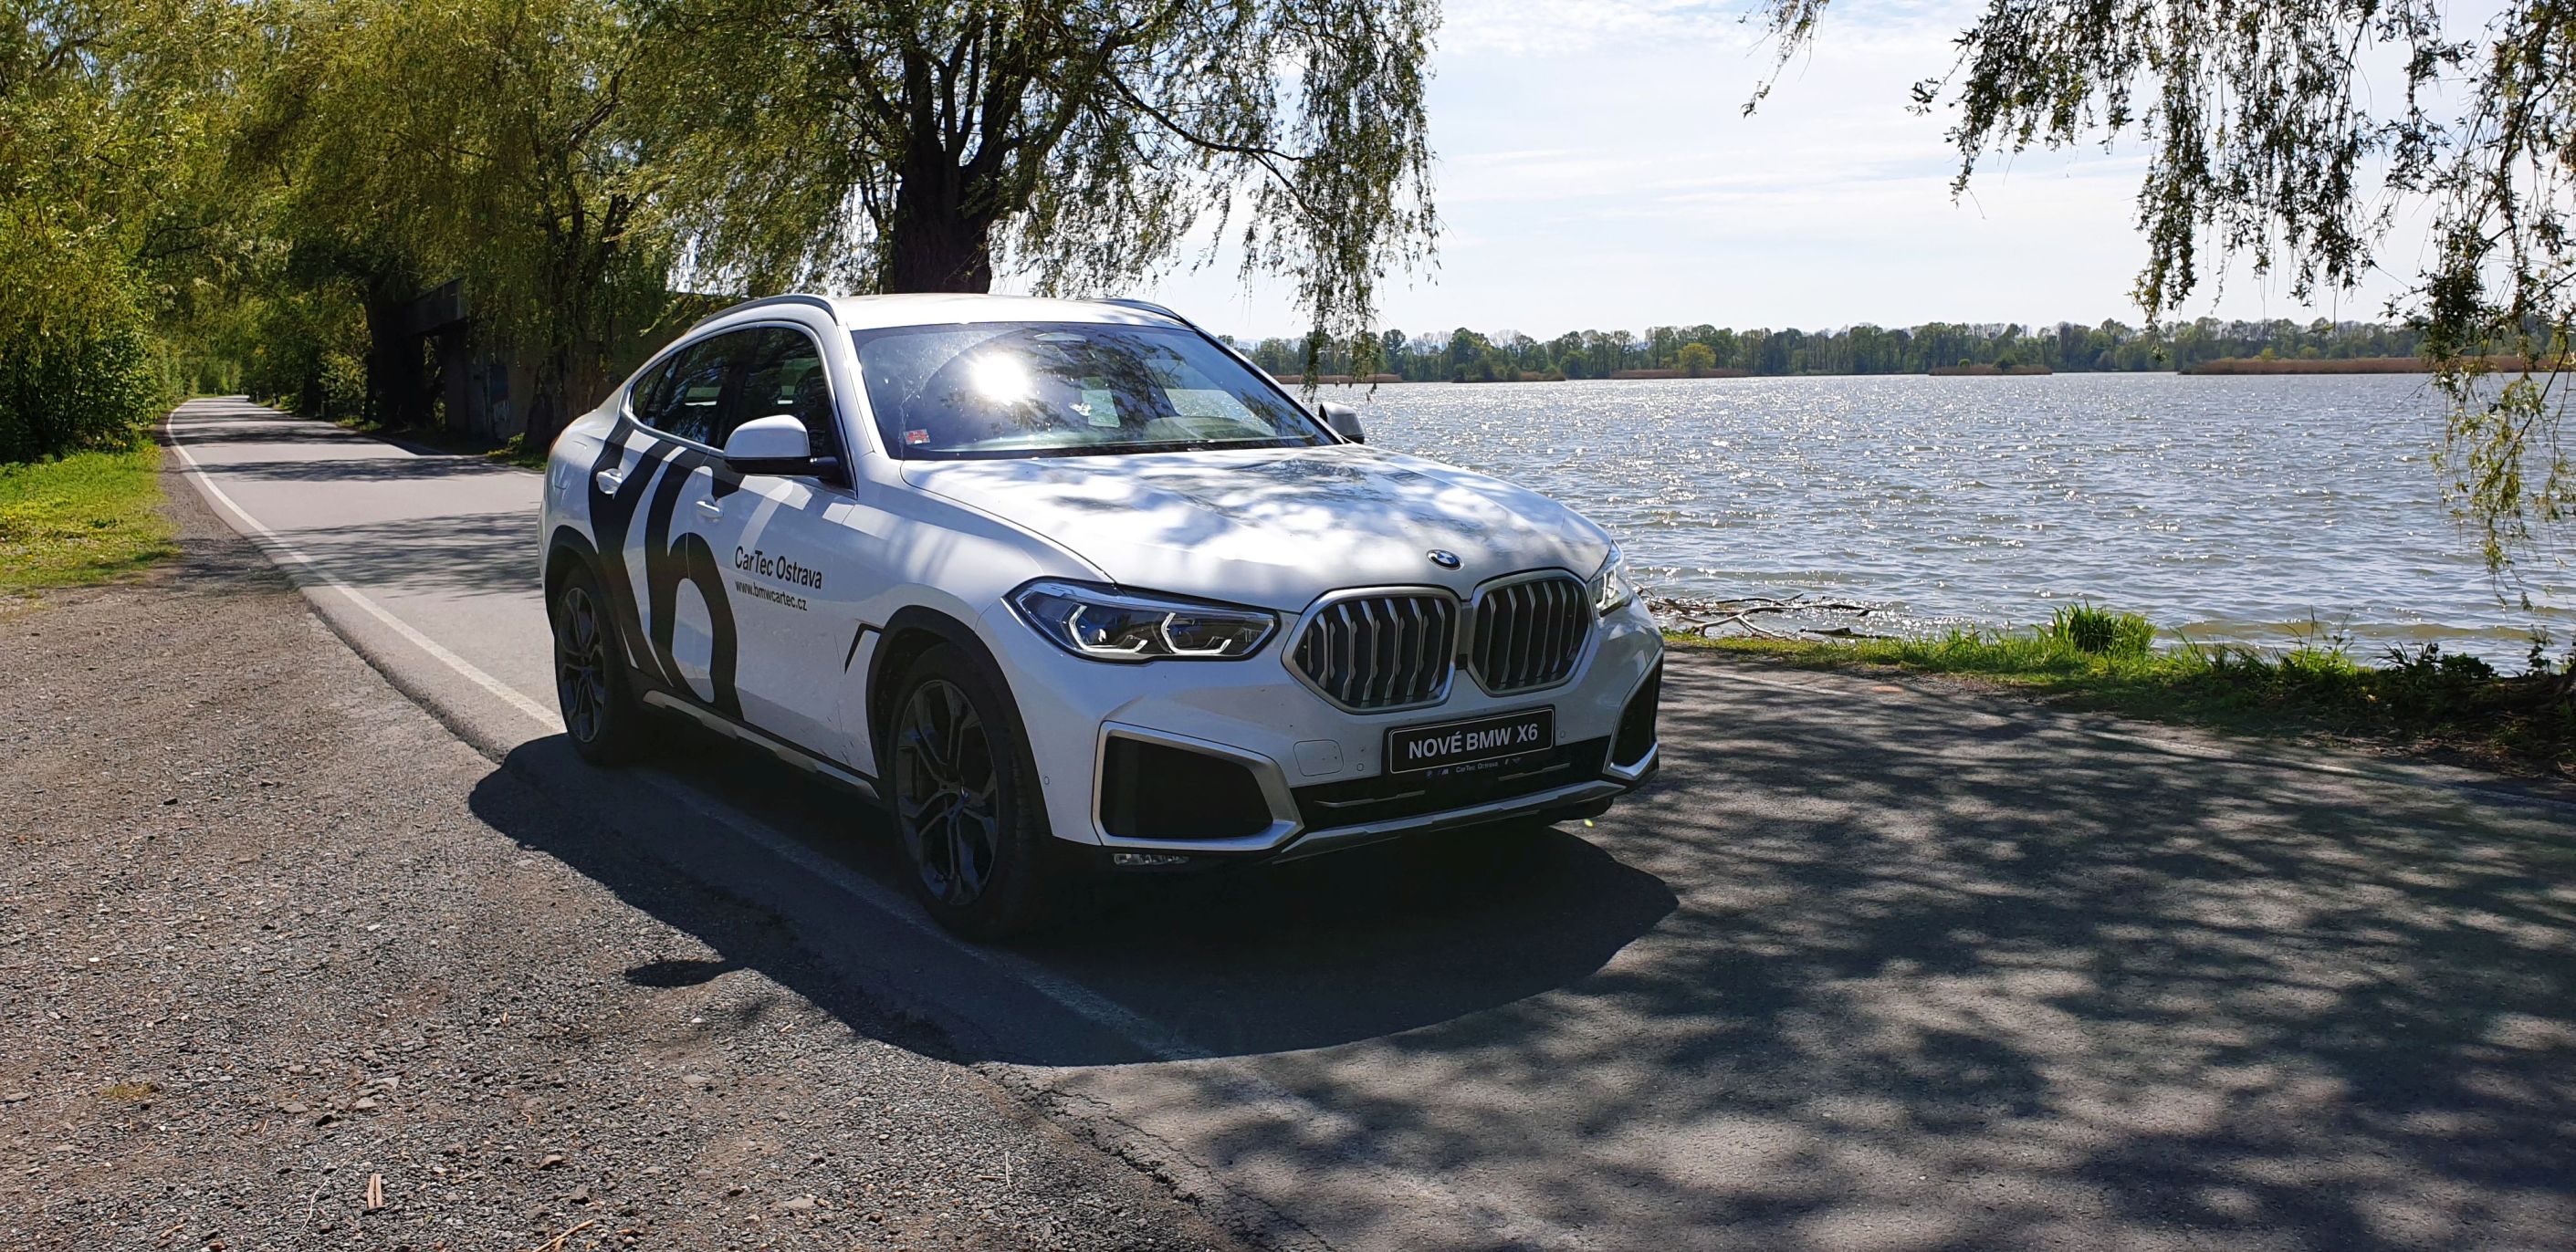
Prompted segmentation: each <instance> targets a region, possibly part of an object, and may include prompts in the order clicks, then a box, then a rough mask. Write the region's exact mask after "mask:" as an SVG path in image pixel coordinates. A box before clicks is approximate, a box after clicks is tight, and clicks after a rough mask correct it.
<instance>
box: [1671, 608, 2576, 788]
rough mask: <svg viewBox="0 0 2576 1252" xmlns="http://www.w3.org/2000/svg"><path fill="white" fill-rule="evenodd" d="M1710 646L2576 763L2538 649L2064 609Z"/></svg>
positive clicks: (2573, 709)
mask: <svg viewBox="0 0 2576 1252" xmlns="http://www.w3.org/2000/svg"><path fill="white" fill-rule="evenodd" d="M1671 638H1672V641H1673V642H1674V643H1675V644H1676V645H1677V646H1681V647H1690V648H1702V649H1708V650H1712V651H1717V652H1723V653H1729V654H1733V655H1738V656H1750V657H1761V658H1764V659H1767V660H1771V661H1775V662H1779V663H1783V664H1788V665H1795V666H1800V667H1803V668H1809V669H1868V668H1873V667H1878V668H1893V669H1900V670H1908V671H1914V672H1919V673H1933V674H1960V675H1968V676H1972V677H1975V678H1978V679H1981V680H1985V681H1988V682H1992V683H1995V684H1997V685H2000V686H2004V687H2008V688H2011V689H2014V690H2017V691H2022V692H2026V693H2029V694H2032V695H2037V696H2042V697H2045V698H2047V699H2048V700H2049V701H2050V702H2052V703H2056V704H2062V705H2067V706H2072V707H2076V708H2087V709H2100V710H2104V711H2108V712H2117V713H2124V714H2129V715H2133V716H2139V717H2148V718H2157V719H2162V720H2166V721H2177V722H2188V723H2196V724H2201V725H2210V726H2217V727H2221V728H2224V729H2229V730H2236V731H2243V732H2251V733H2286V734H2301V733H2311V734H2312V733H2324V734H2331V735H2339V736H2345V737H2351V738H2361V739H2369V740H2376V741H2383V742H2389V743H2399V744H2407V745H2412V746H2417V747H2434V748H2441V749H2448V750H2453V751H2458V752H2462V753H2465V754H2468V755H2471V756H2474V757H2477V758H2480V759H2483V760H2485V761H2487V762H2488V763H2490V764H2497V765H2503V766H2506V767H2509V768H2517V769H2539V770H2542V771H2545V772H2552V773H2558V774H2562V775H2564V774H2570V773H2576V677H2571V675H2570V673H2569V671H2568V669H2567V668H2566V667H2565V666H2552V665H2550V664H2549V663H2548V662H2547V661H2546V660H2545V659H2542V658H2540V657H2538V656H2536V655H2535V657H2534V664H2533V666H2532V667H2531V670H2530V672H2528V673H2525V674H2521V675H2513V676H2508V675H2505V674H2503V673H2500V672H2498V671H2497V670H2496V669H2495V668H2494V667H2493V666H2490V665H2488V664H2487V663H2486V662H2484V661H2481V660H2479V659H2477V658H2475V657H2469V656H2456V655H2449V654H2445V653H2443V652H2442V651H2441V650H2440V649H2439V648H2438V647H2434V646H2431V645H2427V646H2425V647H2423V648H2420V649H2417V650H2415V651H2412V652H2394V651H2392V652H2391V653H2390V654H2389V655H2388V656H2387V657H2386V658H2384V659H2383V660H2382V661H2381V662H2380V663H2378V664H2364V663H2362V662H2359V661H2356V660H2355V659H2353V657H2352V655H2351V654H2350V652H2349V651H2348V650H2347V649H2346V648H2345V647H2344V646H2343V645H2342V644H2341V643H2340V642H2339V641H2336V640H2333V639H2328V638H2324V637H2323V636H2318V637H2312V638H2310V639H2309V640H2307V641H2305V642H2303V643H2302V644H2301V646H2299V647H2296V648H2293V649H2290V650H2288V651H2286V652H2262V651H2256V650H2254V649H2249V648H2242V647H2224V646H2207V645H2194V644H2191V643H2188V642H2184V643H2181V644H2179V645H2178V646H2175V647H2171V648H2167V649H2162V650H2159V649H2157V648H2155V647H2154V646H2153V645H2154V638H2155V628H2154V627H2153V626H2152V625H2151V624H2149V623H2148V622H2147V620H2146V619H2145V618H2142V617H2138V616H2137V615H2135V614H2124V613H2112V612H2109V611H2106V610H2102V609H2096V608H2093V607H2091V606H2085V607H2083V608H2074V609H2061V610H2059V611H2058V613H2057V615H2056V617H2055V618H2054V620H2052V621H2050V622H2049V623H2048V624H2046V625H2044V626H2041V627H2038V628H2037V629H2036V630H2034V631H2031V632H2029V633H2021V632H1992V631H1955V632H1952V633H1951V634H1948V635H1946V636H1942V637H1940V638H1935V639H1858V640H1849V641H1844V640H1832V641H1820V640H1807V639H1767V638H1745V637H1730V638H1721V639H1702V638H1699V637H1697V636H1694V635H1689V634H1675V635H1673V636H1671Z"/></svg>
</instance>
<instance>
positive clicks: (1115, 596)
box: [1011, 578, 1279, 661]
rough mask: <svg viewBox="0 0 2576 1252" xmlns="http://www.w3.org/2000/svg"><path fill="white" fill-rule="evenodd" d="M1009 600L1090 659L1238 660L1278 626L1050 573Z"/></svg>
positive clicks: (1254, 614) (1223, 607)
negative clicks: (1070, 580) (1065, 579)
mask: <svg viewBox="0 0 2576 1252" xmlns="http://www.w3.org/2000/svg"><path fill="white" fill-rule="evenodd" d="M1011 607H1012V608H1014V609H1016V610H1018V611H1019V614H1020V620H1021V621H1024V622H1027V623H1028V624H1029V627H1030V628H1031V629H1033V630H1035V631H1037V632H1038V633H1039V634H1041V635H1044V636H1046V637H1047V641H1048V642H1049V643H1052V644H1054V645H1055V646H1057V647H1059V648H1062V649H1064V650H1065V651H1067V652H1070V653H1072V654H1074V655H1075V656H1079V657H1088V658H1090V659H1092V660H1095V661H1160V660H1182V661H1231V660H1238V659H1241V658H1243V657H1247V656H1250V655H1252V654H1253V653H1255V652H1258V651H1260V650H1261V645H1262V644H1263V643H1265V642H1268V640H1269V639H1270V632H1271V631H1274V630H1277V629H1278V628H1279V619H1278V617H1277V616H1275V615H1273V614H1270V613H1265V612H1263V611H1262V610H1260V609H1251V608H1244V607H1242V606H1240V605H1230V604H1212V603H1209V602H1207V601H1205V600H1191V599H1187V598H1184V597H1181V596H1166V595H1160V594H1157V593H1154V592H1150V591H1122V590H1120V589H1118V588H1116V587H1104V586H1101V585H1099V584H1097V583H1077V582H1066V581H1063V580H1060V579H1053V578H1045V579H1040V580H1038V581H1036V582H1033V583H1030V584H1029V585H1027V586H1025V587H1022V588H1020V589H1019V590H1017V591H1014V592H1012V593H1011Z"/></svg>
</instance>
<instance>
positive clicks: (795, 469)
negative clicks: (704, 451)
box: [724, 413, 841, 481]
mask: <svg viewBox="0 0 2576 1252" xmlns="http://www.w3.org/2000/svg"><path fill="white" fill-rule="evenodd" d="M724 459H725V466H726V467H727V468H729V469H731V470H732V471H733V472H735V473H737V474H778V475H781V476H784V477H789V478H797V477H814V478H826V479H832V480H834V481H838V480H839V479H840V477H841V462H840V459H839V458H837V457H828V456H816V455H814V441H813V439H812V437H811V436H808V435H807V434H806V433H805V423H803V422H800V421H798V420H796V419H795V418H794V417H792V416H790V415H788V414H785V413H774V414H771V415H770V416H768V417H755V418H753V419H751V420H750V421H748V422H744V423H743V424H742V425H740V426H736V427H734V428H733V433H732V434H730V435H727V436H725V446H724Z"/></svg>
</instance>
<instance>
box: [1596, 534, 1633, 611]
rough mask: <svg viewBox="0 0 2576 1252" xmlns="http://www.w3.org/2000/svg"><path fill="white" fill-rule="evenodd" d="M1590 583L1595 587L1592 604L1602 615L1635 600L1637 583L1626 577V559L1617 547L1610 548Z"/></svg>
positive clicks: (1619, 608)
mask: <svg viewBox="0 0 2576 1252" xmlns="http://www.w3.org/2000/svg"><path fill="white" fill-rule="evenodd" d="M1592 585H1593V587H1594V588H1595V589H1596V590H1595V592H1594V595H1593V598H1592V606H1593V607H1594V608H1596V609H1599V610H1600V611H1601V616H1603V617H1608V616H1610V615H1611V614H1613V613H1616V612H1618V611H1619V610H1621V609H1624V608H1626V607H1628V606H1629V605H1631V604H1634V603H1636V602H1637V596H1638V594H1639V593H1638V591H1637V583H1636V581H1635V580H1634V579H1631V578H1629V577H1628V559H1627V558H1626V557H1624V556H1621V555H1620V554H1619V550H1618V549H1617V548H1612V549H1610V559H1609V560H1608V561H1605V562H1603V563H1602V565H1601V573H1600V574H1599V576H1597V577H1596V578H1595V579H1594V580H1593V584H1592Z"/></svg>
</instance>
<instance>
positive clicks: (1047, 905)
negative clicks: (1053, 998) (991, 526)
mask: <svg viewBox="0 0 2576 1252" xmlns="http://www.w3.org/2000/svg"><path fill="white" fill-rule="evenodd" d="M885 743H886V745H887V747H886V760H885V762H884V765H885V769H884V777H885V780H886V787H887V795H886V799H887V801H888V802H889V804H890V805H891V806H892V807H893V809H894V820H895V828H896V829H897V830H898V831H900V832H901V833H902V836H903V850H904V856H905V858H906V859H907V860H908V861H910V862H911V865H912V871H913V873H912V880H913V881H912V886H913V892H914V894H915V895H917V896H919V897H920V899H921V902H922V906H923V907H924V908H926V909H928V910H929V912H930V915H931V916H932V917H933V918H936V919H937V920H938V921H939V923H940V924H941V925H943V926H946V927H947V928H949V929H950V930H953V931H956V932H957V933H959V934H962V935H965V936H968V937H969V938H974V939H1002V938H1007V937H1009V936H1011V935H1016V934H1020V933H1022V932H1025V931H1027V930H1029V929H1031V928H1032V927H1035V926H1038V925H1040V924H1042V923H1043V922H1045V921H1046V920H1047V918H1048V917H1049V916H1051V915H1052V914H1053V913H1054V912H1055V908H1056V905H1057V902H1058V899H1059V897H1060V896H1061V895H1062V893H1063V892H1064V890H1065V888H1066V886H1067V880H1068V878H1069V876H1070V875H1069V873H1068V871H1069V870H1070V869H1071V868H1072V867H1071V866H1070V865H1069V864H1068V862H1069V860H1070V858H1068V857H1065V856H1063V855H1061V854H1060V853H1059V851H1058V849H1057V848H1056V847H1055V846H1054V845H1055V842H1056V841H1055V836H1054V835H1052V834H1050V833H1049V832H1048V829H1047V823H1046V812H1045V805H1044V802H1043V800H1042V799H1041V797H1040V795H1039V792H1038V787H1037V770H1036V767H1035V765H1033V764H1032V763H1031V762H1030V759H1029V754H1028V748H1027V745H1026V743H1025V741H1024V740H1023V739H1022V738H1021V734H1020V723H1019V717H1018V715H1017V712H1016V710H1014V709H1013V708H1012V706H1011V703H1010V698H1009V697H1008V696H1007V695H1005V694H1004V693H1003V691H1002V688H1001V685H1000V684H999V683H998V682H996V681H994V679H993V678H992V677H991V676H990V675H989V674H988V673H987V672H986V671H985V669H984V667H983V666H981V665H978V664H976V663H975V662H974V661H973V660H972V659H971V658H969V657H968V656H967V654H966V653H965V652H963V651H961V650H959V649H958V648H957V647H955V646H954V645H950V644H940V645H937V646H935V647H933V648H931V649H930V650H929V651H927V652H924V653H922V654H921V657H920V659H919V660H916V661H914V662H913V664H912V667H911V668H910V669H909V670H908V671H906V673H905V674H904V677H903V681H902V685H901V686H900V687H899V688H897V694H896V696H895V701H894V712H893V716H892V717H891V718H890V719H889V721H888V724H887V726H886V737H885Z"/></svg>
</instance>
